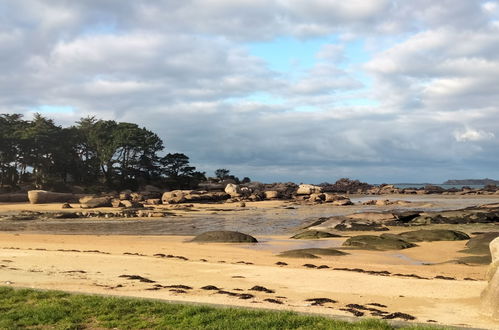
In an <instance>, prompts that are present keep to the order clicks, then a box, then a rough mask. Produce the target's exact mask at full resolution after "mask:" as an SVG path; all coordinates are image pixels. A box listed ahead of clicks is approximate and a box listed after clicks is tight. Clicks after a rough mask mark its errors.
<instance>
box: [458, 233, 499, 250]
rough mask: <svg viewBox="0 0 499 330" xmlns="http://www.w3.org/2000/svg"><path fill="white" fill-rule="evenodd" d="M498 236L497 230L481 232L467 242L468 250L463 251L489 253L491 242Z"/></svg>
mask: <svg viewBox="0 0 499 330" xmlns="http://www.w3.org/2000/svg"><path fill="white" fill-rule="evenodd" d="M497 237H499V232H497V231H495V232H489V233H483V234H479V235H477V236H475V237H473V238H471V239H470V240H469V241H468V242H467V243H466V250H463V251H462V252H466V253H472V254H486V255H489V254H490V242H492V241H493V240H494V239H495V238H497Z"/></svg>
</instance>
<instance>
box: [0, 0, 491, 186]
mask: <svg viewBox="0 0 499 330" xmlns="http://www.w3.org/2000/svg"><path fill="white" fill-rule="evenodd" d="M0 112H1V113H24V114H25V115H26V117H27V118H31V116H32V113H34V112H40V113H42V114H44V115H46V116H48V117H52V118H55V119H56V121H57V123H58V124H61V125H69V124H71V123H73V122H74V121H76V120H78V119H79V118H81V117H84V116H87V115H96V116H97V117H99V118H103V119H114V120H117V121H128V122H135V123H138V124H139V125H141V126H145V127H147V128H148V129H150V130H152V131H154V132H156V133H157V134H158V135H160V136H161V138H162V139H163V140H164V142H165V145H166V147H167V149H166V152H183V153H186V154H187V155H188V156H190V158H191V160H192V162H193V163H194V165H196V166H197V167H198V169H199V170H202V171H206V172H207V173H208V174H212V173H213V171H214V170H215V169H217V168H220V167H223V168H228V169H230V170H231V172H232V173H233V174H235V175H237V176H241V177H243V176H249V177H251V178H252V179H256V180H261V181H295V182H314V183H318V182H323V181H330V182H334V181H335V180H337V179H338V178H341V177H351V178H357V179H361V180H365V181H368V182H371V183H381V182H442V181H444V180H446V179H451V178H483V177H492V178H496V179H499V141H498V139H499V3H498V1H480V0H439V1H434V0H413V1H410V0H369V1H366V0H349V1H344V0H294V1H292V0H265V1H263V0H164V1H123V0H85V1H70V0H66V1H63V0H24V1H19V0H1V1H0Z"/></svg>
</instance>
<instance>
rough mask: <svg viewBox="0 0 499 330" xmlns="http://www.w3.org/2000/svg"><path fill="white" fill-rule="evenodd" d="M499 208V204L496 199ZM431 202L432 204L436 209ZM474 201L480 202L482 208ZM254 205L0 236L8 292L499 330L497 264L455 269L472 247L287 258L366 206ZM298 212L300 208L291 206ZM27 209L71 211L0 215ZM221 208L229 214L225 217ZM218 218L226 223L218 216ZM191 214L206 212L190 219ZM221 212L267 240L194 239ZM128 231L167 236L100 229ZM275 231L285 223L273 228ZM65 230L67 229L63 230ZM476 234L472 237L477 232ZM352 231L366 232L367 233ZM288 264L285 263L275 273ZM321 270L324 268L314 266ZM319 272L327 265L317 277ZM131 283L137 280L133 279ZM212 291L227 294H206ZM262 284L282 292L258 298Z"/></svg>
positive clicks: (332, 241) (227, 225)
mask: <svg viewBox="0 0 499 330" xmlns="http://www.w3.org/2000/svg"><path fill="white" fill-rule="evenodd" d="M497 200H499V199H495V201H497ZM469 202H470V203H471V202H472V201H471V200H470V201H469ZM421 203H423V204H430V203H429V201H422V202H421ZM473 203H475V204H477V203H476V199H475V200H473ZM248 204H249V205H248V206H247V208H244V211H240V210H239V209H238V208H237V207H236V206H235V205H233V204H232V205H230V204H220V205H218V204H217V205H195V206H194V207H193V209H198V211H192V210H173V209H172V210H173V212H174V213H175V214H176V216H172V219H171V220H172V221H174V222H172V223H168V220H170V219H163V220H154V219H143V220H112V221H111V220H109V219H101V220H99V219H95V220H85V219H76V220H77V221H78V225H76V226H75V227H82V226H83V225H84V223H85V222H86V221H89V222H92V223H99V222H100V223H101V224H105V226H107V227H99V226H96V227H93V229H92V230H89V231H87V232H88V234H87V235H78V234H76V233H75V232H72V231H70V230H66V232H64V233H71V234H72V235H63V234H57V235H55V234H53V233H50V230H51V229H50V228H51V227H50V226H48V227H47V226H46V227H44V225H43V224H41V225H40V227H38V228H36V227H34V229H36V230H32V231H31V232H30V230H27V229H26V228H24V229H23V228H20V227H18V228H17V230H16V231H12V232H8V231H0V284H2V285H10V286H15V287H32V288H43V289H57V290H67V291H74V292H84V293H98V294H109V295H119V296H133V297H146V298H157V299H165V300H174V301H185V302H198V303H214V304H224V305H231V306H243V307H244V306H246V307H256V308H272V309H284V310H294V311H299V312H307V313H319V314H327V315H333V316H334V315H338V316H339V315H342V316H352V313H351V312H349V311H348V309H350V308H351V307H352V306H357V310H359V309H358V308H359V307H358V305H361V307H363V308H364V309H360V310H361V311H362V312H363V313H364V316H369V317H382V316H383V315H385V316H386V315H390V314H391V313H395V312H400V313H404V314H409V315H411V316H414V317H415V318H416V319H415V320H414V321H415V322H429V323H431V324H434V323H438V324H447V325H457V326H470V327H482V328H490V329H493V328H498V327H499V324H498V323H497V322H494V321H492V320H490V319H487V318H485V317H483V316H481V315H480V312H479V296H480V292H481V291H482V290H483V288H484V287H485V286H486V283H485V281H484V277H485V272H486V268H487V267H486V266H484V265H482V266H480V265H479V266H471V265H465V264H458V263H455V262H453V261H452V260H455V259H456V258H458V257H461V256H464V255H465V254H463V253H461V252H459V251H460V250H462V249H463V248H464V245H465V243H466V241H456V242H431V243H418V245H419V246H418V247H415V248H411V249H406V250H400V251H361V250H345V251H346V252H348V253H350V254H349V255H347V256H321V258H320V259H296V258H283V257H279V256H277V254H278V253H279V252H282V251H284V250H289V249H295V248H306V247H337V246H340V245H341V244H342V242H343V241H344V240H345V239H346V237H339V238H328V239H321V240H307V241H304V240H292V239H289V235H288V234H286V235H283V234H282V232H292V231H293V229H294V228H296V227H299V226H300V225H301V224H303V222H304V221H306V219H311V218H313V217H316V216H317V214H330V213H331V212H337V213H341V212H351V213H354V212H359V211H360V210H362V209H366V208H365V207H359V206H354V207H347V208H341V207H336V208H333V207H330V206H324V205H316V206H308V205H291V204H290V203H284V202H263V203H261V204H258V203H254V204H253V203H248ZM444 204H445V203H444ZM449 205H462V204H461V203H460V201H456V200H449V202H448V203H447V204H445V205H442V204H440V205H438V203H434V204H433V206H432V207H435V208H437V207H450V206H449ZM290 206H292V207H295V209H286V207H290ZM427 206H428V205H427ZM415 207H419V206H415ZM24 209H30V210H33V209H36V210H41V211H44V212H48V211H61V209H60V204H48V205H35V206H30V205H27V204H23V205H20V204H10V205H1V206H0V211H3V212H18V211H20V210H24ZM222 209H229V210H230V211H220V210H222ZM240 209H243V208H240ZM255 209H256V211H255ZM382 209H388V208H385V207H382V208H376V210H378V211H379V210H382ZM72 210H73V211H75V210H78V209H77V208H75V209H72ZM109 210H112V209H109ZM213 212H217V214H212V213H213ZM288 212H295V213H294V214H295V216H296V219H297V220H296V221H292V225H291V224H287V225H285V223H286V222H285V218H286V217H287V216H289V213H288ZM192 213H196V215H195V216H192V215H191V214H192ZM227 213H232V214H230V215H227ZM252 213H254V214H256V215H254V216H253V218H255V219H256V218H258V216H259V217H262V218H263V219H262V220H255V222H254V223H251V222H250V219H251V218H252ZM218 214H224V216H226V217H227V218H225V217H224V218H223V219H222V220H221V219H218V220H217V221H219V223H221V224H223V225H224V229H230V230H240V228H242V229H249V230H246V231H245V232H249V233H251V234H253V235H255V236H256V238H257V239H258V240H259V241H260V242H261V243H258V244H200V243H192V242H189V240H190V239H191V238H192V235H193V234H194V233H195V232H196V231H198V230H202V231H204V230H205V229H206V228H208V227H209V225H210V224H211V222H210V220H209V219H211V218H210V217H209V216H214V217H215V218H216V216H218ZM239 214H246V215H245V219H247V220H246V221H245V223H244V225H241V226H240V227H239V228H235V226H234V224H233V223H234V222H236V221H237V219H238V218H237V215H239ZM257 215H258V216H257ZM230 216H234V218H233V220H227V221H226V220H224V219H228V218H230ZM207 219H208V220H207ZM52 221H54V220H49V221H47V222H46V224H49V225H50V223H51V222H52ZM72 221H74V220H64V223H65V224H68V225H69V224H71V225H74V223H72ZM158 221H159V222H158ZM183 221H185V222H183ZM263 221H266V223H267V226H268V227H269V226H270V227H271V228H272V229H268V228H267V229H266V230H258V229H254V230H251V228H256V227H258V226H262V225H263ZM0 222H1V221H0ZM40 222H43V221H40ZM128 222H130V223H132V222H133V223H138V224H140V223H142V224H156V225H157V228H156V230H162V231H161V232H159V234H160V235H158V234H156V235H154V232H153V230H152V229H151V228H154V227H148V229H147V230H145V231H144V232H145V234H143V235H138V234H135V235H123V233H129V231H127V230H123V231H122V232H118V233H119V234H121V235H116V234H115V233H113V231H110V229H109V230H102V229H103V228H111V229H112V228H113V227H121V225H122V224H123V223H128ZM273 222H277V223H279V225H276V226H274V225H272V223H273ZM26 223H29V221H28V222H26ZM215 223H217V222H215ZM110 224H111V225H110ZM158 224H159V225H158ZM193 225H194V226H198V227H196V228H192V227H190V230H191V232H190V234H189V235H183V236H181V235H174V236H172V235H161V234H163V233H171V232H173V233H178V232H187V231H188V230H189V226H193ZM136 226H137V228H139V227H140V226H138V225H136ZM172 226H179V227H180V229H175V228H171V227H172ZM89 227H91V226H89ZM146 227H147V225H146ZM52 228H55V229H57V227H52ZM60 228H65V226H63V225H60V227H59V229H60ZM66 228H73V227H71V226H70V227H67V226H66ZM161 228H162V229H161ZM276 228H277V229H276ZM473 228H474V227H469V228H467V229H468V232H470V231H472V230H473ZM14 229H15V228H14ZM210 229H212V228H210ZM390 229H391V232H394V233H396V232H397V231H402V230H407V228H394V227H392V228H390ZM461 229H462V228H461ZM465 229H466V228H465ZM80 230H82V229H81V228H80ZM115 230H118V231H119V230H120V229H115ZM36 231H38V233H35V232H36ZM241 231H244V230H241ZM259 231H264V232H271V233H275V232H278V233H279V235H275V234H270V235H269V234H258V232H259ZM370 233H371V234H372V232H370ZM344 234H345V235H357V234H362V232H355V233H353V232H346V233H344ZM279 262H280V263H285V264H286V265H277V264H276V263H279ZM307 264H308V266H305V265H307ZM313 266H315V267H316V268H310V267H313ZM318 266H323V267H322V268H317V267H318ZM325 266H327V267H328V268H326V267H325ZM123 275H137V276H138V277H135V279H133V277H132V278H130V277H124V276H123ZM141 280H142V281H141ZM151 281H153V282H151ZM179 285H180V286H179ZM209 285H212V286H215V287H217V288H218V289H220V290H221V291H220V290H204V289H202V288H203V287H206V286H209ZM255 286H261V287H264V288H266V289H269V290H271V291H274V292H263V291H254V290H251V289H252V288H254V287H255ZM249 295H252V296H249ZM243 297H245V298H248V299H243ZM313 298H328V299H332V300H334V301H336V302H326V303H323V304H322V305H314V304H313V302H311V301H307V299H313ZM278 302H280V303H282V304H279V303H278ZM351 304H355V305H351ZM369 304H375V305H369ZM380 306H386V307H380ZM373 313H374V315H373ZM376 315H378V316H376ZM435 321H436V322H435Z"/></svg>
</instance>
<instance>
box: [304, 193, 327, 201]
mask: <svg viewBox="0 0 499 330" xmlns="http://www.w3.org/2000/svg"><path fill="white" fill-rule="evenodd" d="M325 198H326V196H324V194H322V193H313V194H311V195H310V197H309V198H308V200H309V201H311V202H319V203H320V202H322V201H324V199H325Z"/></svg>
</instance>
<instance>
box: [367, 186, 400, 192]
mask: <svg viewBox="0 0 499 330" xmlns="http://www.w3.org/2000/svg"><path fill="white" fill-rule="evenodd" d="M400 192H401V190H400V189H399V188H396V187H395V186H394V185H391V184H383V185H381V186H379V187H373V188H371V189H369V190H368V191H367V193H368V194H371V195H386V194H399V193H400Z"/></svg>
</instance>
